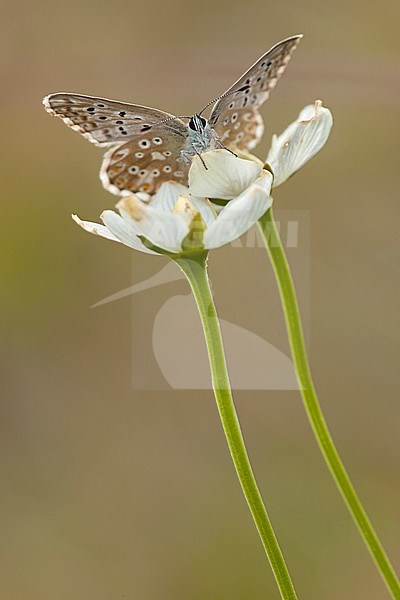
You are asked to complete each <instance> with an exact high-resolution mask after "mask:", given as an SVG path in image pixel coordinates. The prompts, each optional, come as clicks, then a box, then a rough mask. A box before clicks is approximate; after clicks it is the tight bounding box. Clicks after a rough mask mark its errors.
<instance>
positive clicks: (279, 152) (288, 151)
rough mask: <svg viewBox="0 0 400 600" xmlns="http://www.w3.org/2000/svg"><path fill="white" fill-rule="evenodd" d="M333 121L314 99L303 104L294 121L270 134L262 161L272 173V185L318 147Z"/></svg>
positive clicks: (315, 151) (299, 165)
mask: <svg viewBox="0 0 400 600" xmlns="http://www.w3.org/2000/svg"><path fill="white" fill-rule="evenodd" d="M332 124H333V118H332V113H331V112H330V110H329V109H327V108H324V107H323V106H322V102H321V101H320V100H317V101H316V102H315V105H314V106H313V105H309V106H306V107H305V108H304V109H303V110H302V111H301V113H300V114H299V116H298V118H297V121H295V122H294V123H291V124H290V125H289V127H288V128H287V129H286V130H285V131H284V132H283V133H282V134H281V135H279V136H277V135H274V136H273V138H272V144H271V149H270V151H269V153H268V156H267V160H266V162H267V163H268V164H269V166H270V167H271V169H272V171H273V173H274V183H273V187H277V186H278V185H281V183H283V182H284V181H286V180H287V179H289V177H291V175H293V174H294V173H295V172H296V171H298V170H299V169H300V168H301V167H302V166H303V165H305V163H306V162H308V161H309V160H310V158H312V157H313V156H314V154H316V153H317V152H319V150H321V148H322V147H323V146H324V144H325V142H326V141H327V139H328V137H329V133H330V131H331V128H332Z"/></svg>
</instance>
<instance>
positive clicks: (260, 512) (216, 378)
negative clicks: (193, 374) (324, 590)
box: [175, 252, 297, 600]
mask: <svg viewBox="0 0 400 600" xmlns="http://www.w3.org/2000/svg"><path fill="white" fill-rule="evenodd" d="M206 260H207V258H206V253H205V252H204V253H200V254H198V255H197V257H194V258H193V259H189V258H176V259H175V262H176V263H177V264H178V265H179V266H180V268H181V269H182V271H183V273H184V274H185V275H186V277H187V279H188V281H189V283H190V286H191V288H192V292H193V295H194V297H195V300H196V304H197V308H198V311H199V314H200V318H201V322H202V325H203V330H204V336H205V340H206V344H207V350H208V356H209V360H210V368H211V376H212V384H213V388H214V394H215V399H216V401H217V406H218V411H219V415H220V417H221V421H222V426H223V428H224V432H225V436H226V439H227V442H228V446H229V450H230V453H231V456H232V460H233V463H234V465H235V469H236V473H237V475H238V478H239V481H240V484H241V486H242V490H243V493H244V495H245V498H246V500H247V503H248V505H249V508H250V511H251V514H252V516H253V519H254V522H255V524H256V527H257V530H258V533H259V535H260V538H261V541H262V543H263V546H264V549H265V552H266V554H267V557H268V560H269V562H270V565H271V568H272V571H273V573H274V576H275V579H276V582H277V585H278V587H279V590H280V593H281V597H282V598H284V599H285V600H296V599H297V596H296V592H295V590H294V587H293V583H292V580H291V578H290V575H289V571H288V568H287V566H286V563H285V560H284V558H283V554H282V552H281V549H280V547H279V544H278V541H277V539H276V536H275V533H274V530H273V528H272V525H271V522H270V520H269V517H268V514H267V511H266V509H265V506H264V503H263V500H262V498H261V494H260V492H259V490H258V487H257V483H256V480H255V477H254V474H253V471H252V468H251V465H250V461H249V458H248V455H247V451H246V447H245V443H244V440H243V436H242V432H241V429H240V424H239V419H238V416H237V413H236V409H235V405H234V403H233V398H232V392H231V387H230V382H229V376H228V371H227V367H226V362H225V353H224V347H223V343H222V337H221V330H220V326H219V321H218V316H217V312H216V309H215V304H214V300H213V297H212V293H211V290H210V286H209V281H208V276H207V267H206Z"/></svg>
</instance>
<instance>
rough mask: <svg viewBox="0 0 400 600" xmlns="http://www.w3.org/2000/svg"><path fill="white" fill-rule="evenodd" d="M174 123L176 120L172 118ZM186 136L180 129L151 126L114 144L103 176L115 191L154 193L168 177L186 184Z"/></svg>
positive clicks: (104, 161)
mask: <svg viewBox="0 0 400 600" xmlns="http://www.w3.org/2000/svg"><path fill="white" fill-rule="evenodd" d="M172 123H175V121H172ZM186 138H187V130H186V131H185V134H183V133H182V132H181V131H178V130H173V129H161V128H159V127H157V126H155V127H152V128H151V129H150V130H149V131H148V132H147V133H142V134H141V135H140V136H138V137H136V138H134V139H131V140H129V141H128V142H126V143H125V144H122V145H120V146H118V147H117V148H111V149H110V150H109V151H108V152H107V153H106V154H105V156H104V160H103V164H102V166H101V170H100V179H101V181H102V183H103V185H104V187H105V188H106V189H107V190H108V191H110V192H112V193H113V194H121V195H126V194H129V193H130V194H132V193H136V192H146V193H148V194H154V193H155V192H156V191H157V189H158V188H159V187H160V185H161V184H162V183H164V182H165V181H176V182H178V183H182V184H184V185H187V177H188V165H187V164H186V163H185V161H184V160H183V158H182V156H181V150H183V149H184V147H185V144H186Z"/></svg>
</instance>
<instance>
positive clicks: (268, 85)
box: [209, 35, 302, 150]
mask: <svg viewBox="0 0 400 600" xmlns="http://www.w3.org/2000/svg"><path fill="white" fill-rule="evenodd" d="M301 38H302V36H301V35H296V36H293V37H290V38H287V39H286V40H283V41H282V42H279V44H276V45H275V46H273V47H272V48H271V49H270V50H268V52H266V54H264V55H263V56H261V58H259V59H258V60H257V62H255V63H254V65H253V66H252V67H250V69H248V71H246V73H244V75H242V76H241V77H240V78H239V79H238V80H237V81H236V82H235V83H234V84H233V85H232V86H231V87H230V88H229V89H228V90H227V91H226V92H225V94H227V93H229V92H234V90H236V89H237V90H238V91H237V92H236V93H232V94H230V95H228V96H225V97H223V98H220V99H219V100H218V101H217V102H216V104H215V105H214V108H213V109H212V112H211V115H210V120H209V122H210V125H211V126H212V127H213V128H214V129H215V131H216V133H217V134H218V136H219V137H220V139H221V141H223V143H224V144H225V146H227V147H232V148H238V149H240V150H241V149H242V150H251V149H252V148H254V146H256V145H257V143H258V142H259V140H260V139H261V137H262V134H263V131H264V124H263V120H262V118H261V115H260V113H259V112H258V109H259V107H260V106H261V105H262V104H263V103H264V102H265V101H266V100H267V99H268V97H269V94H270V92H271V91H272V90H273V89H274V87H275V85H276V84H277V82H278V80H279V79H280V77H281V76H282V74H283V72H284V71H285V69H286V66H287V64H288V62H289V60H290V58H291V56H292V54H293V52H294V50H295V49H296V47H297V45H298V44H299V42H300V40H301ZM243 88H244V89H243Z"/></svg>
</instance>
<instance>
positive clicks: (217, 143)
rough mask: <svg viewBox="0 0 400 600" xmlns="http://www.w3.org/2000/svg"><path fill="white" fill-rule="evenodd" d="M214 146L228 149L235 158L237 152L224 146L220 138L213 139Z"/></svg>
mask: <svg viewBox="0 0 400 600" xmlns="http://www.w3.org/2000/svg"><path fill="white" fill-rule="evenodd" d="M215 144H216V147H217V148H220V149H221V150H228V152H230V153H231V154H233V156H235V157H236V158H237V154H235V153H234V152H233V150H231V149H230V148H227V147H226V146H224V144H223V143H222V142H221V140H220V139H218V140H216V141H215Z"/></svg>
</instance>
